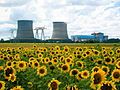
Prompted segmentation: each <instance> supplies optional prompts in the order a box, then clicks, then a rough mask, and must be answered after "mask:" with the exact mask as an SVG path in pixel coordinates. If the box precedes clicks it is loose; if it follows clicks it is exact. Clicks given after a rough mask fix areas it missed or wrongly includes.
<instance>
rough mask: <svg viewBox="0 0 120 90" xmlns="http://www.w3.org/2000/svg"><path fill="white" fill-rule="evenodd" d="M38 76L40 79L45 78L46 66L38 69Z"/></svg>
mask: <svg viewBox="0 0 120 90" xmlns="http://www.w3.org/2000/svg"><path fill="white" fill-rule="evenodd" d="M37 75H39V76H40V77H43V76H45V75H47V69H46V66H41V67H38V68H37Z"/></svg>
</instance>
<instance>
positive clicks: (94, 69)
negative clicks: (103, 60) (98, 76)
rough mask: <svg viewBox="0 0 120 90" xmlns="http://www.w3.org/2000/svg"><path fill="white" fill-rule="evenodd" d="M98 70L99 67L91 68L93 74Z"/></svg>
mask: <svg viewBox="0 0 120 90" xmlns="http://www.w3.org/2000/svg"><path fill="white" fill-rule="evenodd" d="M99 69H100V67H98V66H95V67H93V68H92V71H93V72H97V71H98V70H99Z"/></svg>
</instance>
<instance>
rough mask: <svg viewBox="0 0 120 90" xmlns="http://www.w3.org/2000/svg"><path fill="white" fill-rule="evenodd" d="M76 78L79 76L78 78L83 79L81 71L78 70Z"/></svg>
mask: <svg viewBox="0 0 120 90" xmlns="http://www.w3.org/2000/svg"><path fill="white" fill-rule="evenodd" d="M76 78H77V79H78V80H81V79H82V76H81V72H78V74H77V76H76Z"/></svg>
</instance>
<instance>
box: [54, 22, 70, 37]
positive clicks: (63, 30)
mask: <svg viewBox="0 0 120 90" xmlns="http://www.w3.org/2000/svg"><path fill="white" fill-rule="evenodd" d="M52 39H68V34H67V24H66V23H65V22H53V34H52Z"/></svg>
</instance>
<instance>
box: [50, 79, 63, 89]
mask: <svg viewBox="0 0 120 90" xmlns="http://www.w3.org/2000/svg"><path fill="white" fill-rule="evenodd" d="M60 83H61V82H59V81H58V80H55V79H54V78H53V79H52V80H51V81H50V82H49V83H48V87H49V88H50V90H58V88H59V85H60Z"/></svg>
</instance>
